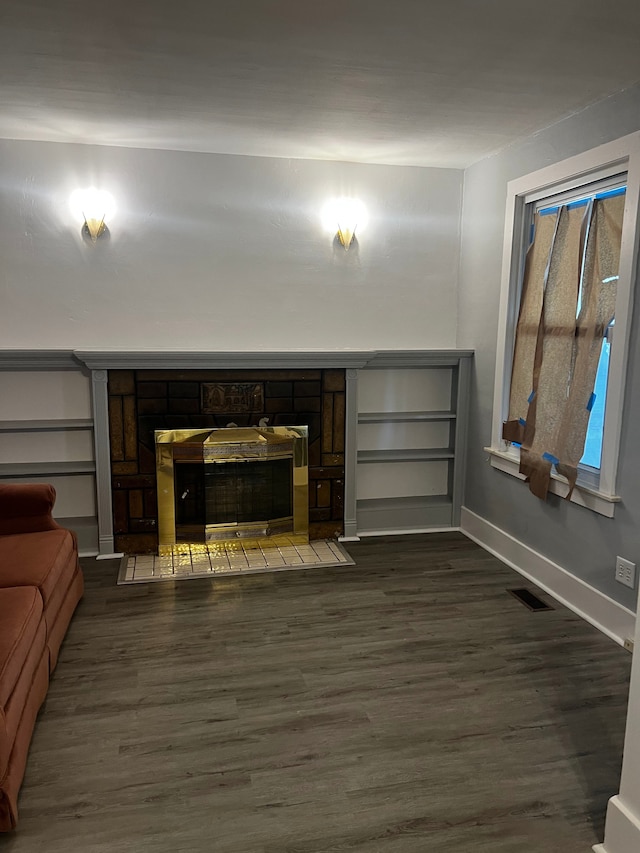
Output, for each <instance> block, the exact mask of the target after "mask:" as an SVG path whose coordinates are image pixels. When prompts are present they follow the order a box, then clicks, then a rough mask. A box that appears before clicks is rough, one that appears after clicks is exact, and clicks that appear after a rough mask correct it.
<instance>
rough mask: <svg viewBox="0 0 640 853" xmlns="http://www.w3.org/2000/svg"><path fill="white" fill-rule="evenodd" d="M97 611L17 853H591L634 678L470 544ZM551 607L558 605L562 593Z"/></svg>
mask: <svg viewBox="0 0 640 853" xmlns="http://www.w3.org/2000/svg"><path fill="white" fill-rule="evenodd" d="M349 552H350V553H351V555H352V556H353V557H354V559H355V560H356V563H357V565H356V566H355V567H348V568H328V569H313V570H311V571H308V572H305V571H300V572H296V573H282V574H273V575H267V574H265V575H254V576H251V577H246V578H242V577H232V578H212V579H211V580H209V579H207V580H188V581H179V582H168V583H155V584H148V585H138V586H124V587H123V586H120V587H118V586H116V583H115V580H116V574H117V569H118V564H117V562H115V561H113V562H100V563H96V562H94V561H84V564H85V577H86V595H85V598H84V601H83V602H82V603H81V605H80V607H79V609H78V612H77V614H76V616H75V618H74V621H73V623H72V626H71V629H70V631H69V634H68V636H67V639H66V641H65V644H64V645H63V648H62V653H61V655H60V662H59V664H58V668H57V670H56V672H55V675H54V678H53V681H52V684H51V687H50V692H49V695H48V698H47V701H46V704H45V706H44V707H43V709H42V711H41V713H40V716H39V719H38V722H37V725H36V731H35V736H34V739H33V743H32V747H31V752H30V756H29V763H28V767H27V774H26V778H25V782H24V786H23V790H22V795H21V799H20V824H19V828H18V830H17V832H16V833H14V834H13V835H10V836H4V837H2V838H0V849H2V850H7V851H11V853H35V851H43V853H45V851H46V853H69V851H73V853H124V851H126V853H152V851H153V853H165V851H166V853H178V852H179V851H190V853H201V851H202V853H204V851H207V853H208V851H212V852H213V853H425V851H431V850H433V851H438V853H454V852H455V853H467V851H473V853H476V851H481V853H484V852H486V853H489V851H491V853H586V851H589V849H590V845H592V844H594V843H595V842H596V841H600V840H602V835H603V819H604V813H605V808H606V804H607V799H608V798H609V797H610V796H611V795H613V794H615V793H616V792H617V788H618V782H619V773H620V762H621V753H622V743H623V730H624V720H625V713H626V702H627V692H628V677H629V670H630V662H631V656H630V655H629V654H628V653H627V652H625V651H624V650H623V649H621V648H620V647H618V646H617V645H616V644H615V643H613V642H612V641H611V640H609V639H607V638H606V637H604V636H603V635H602V634H600V633H599V632H598V631H597V630H595V629H594V628H592V627H591V626H589V625H588V624H586V623H585V622H583V621H582V620H581V619H580V618H578V617H577V616H575V615H574V614H572V613H571V612H569V611H568V610H566V609H565V608H563V607H562V606H560V605H556V609H554V610H550V611H544V612H531V611H529V610H527V609H526V608H525V607H524V606H523V605H522V604H521V603H520V602H519V601H517V600H516V599H515V598H514V597H513V596H511V595H509V594H508V593H507V592H506V590H507V589H508V588H511V587H523V586H526V587H528V588H530V589H535V587H533V585H532V584H529V583H528V582H526V581H523V578H521V577H520V576H519V575H517V574H516V573H515V572H513V571H511V570H510V569H508V568H506V567H505V566H504V565H502V564H501V563H500V562H499V561H498V560H496V559H495V558H493V557H492V556H491V555H489V554H487V553H486V552H484V551H483V550H482V549H480V548H479V547H477V546H476V545H474V544H473V543H472V542H470V541H468V540H467V539H465V538H464V537H463V536H462V535H460V534H433V535H430V536H413V537H389V538H385V539H377V538H376V539H369V540H364V541H362V542H360V543H357V544H353V545H350V546H349ZM542 597H543V598H545V599H546V600H549V597H548V596H546V595H544V594H542Z"/></svg>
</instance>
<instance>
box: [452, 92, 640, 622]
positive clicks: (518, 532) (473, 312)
mask: <svg viewBox="0 0 640 853" xmlns="http://www.w3.org/2000/svg"><path fill="white" fill-rule="evenodd" d="M639 128H640V87H635V88H633V89H630V90H628V91H626V92H623V93H621V94H620V95H617V96H615V97H612V98H609V99H607V100H606V101H602V102H601V103H599V104H596V105H595V106H593V107H590V108H589V109H586V110H584V111H583V112H581V113H579V114H578V115H575V116H572V117H571V118H568V119H566V120H565V121H562V122H559V123H558V124H556V125H553V126H552V127H550V128H547V129H546V130H544V131H541V132H540V133H538V134H536V135H535V136H532V137H531V138H529V139H527V140H526V141H524V142H522V143H519V144H517V145H514V146H512V147H510V148H508V149H506V150H505V151H503V152H501V153H500V154H497V155H496V156H494V157H490V158H488V159H486V160H483V161H481V162H480V163H477V164H475V165H474V166H472V167H471V168H469V169H468V170H467V171H466V173H465V187H464V203H463V234H462V249H461V274H460V290H459V314H458V321H459V333H458V346H461V347H469V348H473V349H475V351H476V356H475V367H474V377H473V383H472V398H471V417H470V433H469V452H468V465H467V483H466V494H465V504H466V506H467V507H468V508H469V509H470V510H472V511H473V512H475V513H476V514H477V515H479V516H481V517H482V518H484V519H486V520H488V521H490V522H491V523H492V524H494V525H496V526H497V527H499V528H501V529H502V530H505V531H506V532H507V533H508V534H510V535H511V536H513V537H515V538H516V539H517V540H518V541H520V542H523V543H524V544H525V545H528V546H530V547H531V548H533V549H534V550H536V551H538V552H540V553H541V554H543V555H544V556H545V557H548V558H549V559H550V560H552V561H553V562H555V563H557V564H558V565H560V566H562V567H563V568H565V569H566V570H567V571H569V572H571V573H572V574H574V575H576V576H577V577H579V578H581V579H582V580H584V581H586V582H587V583H588V584H590V585H591V586H593V587H595V588H596V589H599V590H600V591H602V592H604V593H605V594H607V595H609V596H610V597H612V598H614V599H615V600H617V601H618V602H620V603H621V604H623V605H625V606H627V607H628V608H629V609H632V610H633V609H634V608H635V606H636V597H635V592H634V591H633V590H630V589H627V588H625V587H624V586H622V585H620V584H618V583H616V582H615V581H614V566H615V558H616V555H620V556H624V557H627V558H628V559H630V560H632V561H633V562H636V563H638V564H640V539H639V538H638V525H639V524H640V449H639V447H638V442H637V423H638V421H639V418H640V374H639V373H638V365H640V335H638V327H639V313H640V299H638V298H636V302H635V310H634V320H633V329H632V333H631V345H630V346H631V348H630V352H629V370H628V376H627V389H626V397H625V410H624V423H623V429H622V437H621V450H620V465H619V476H618V481H617V491H618V494H619V495H620V496H621V498H622V503H621V504H619V505H618V506H617V507H616V514H615V518H614V519H609V518H604V517H603V516H598V515H596V514H594V513H593V512H591V511H590V510H588V509H584V508H582V507H579V506H576V505H574V504H570V503H568V502H566V501H563V500H561V499H560V498H557V497H554V496H550V498H549V500H548V501H546V502H543V501H540V500H538V499H537V498H535V497H534V496H533V495H531V494H530V493H529V491H528V489H527V487H526V485H525V484H524V483H522V482H521V481H519V480H516V479H515V478H513V477H510V476H509V475H508V474H504V473H502V472H500V471H496V470H495V469H493V468H491V467H490V465H489V462H488V458H487V455H486V454H485V453H484V452H483V449H482V448H483V447H484V446H487V445H489V444H490V438H491V409H492V402H493V381H494V370H495V360H496V342H497V329H498V305H499V297H500V280H501V264H502V244H503V235H504V217H505V205H506V190H507V182H508V181H510V180H512V179H514V178H516V177H520V176H522V175H525V174H528V173H529V172H532V171H534V170H536V169H540V168H542V167H543V166H547V165H549V164H552V163H557V162H559V161H560V160H563V159H565V158H567V157H570V156H572V155H574V154H577V153H579V152H581V151H586V150H588V149H590V148H594V147H596V146H597V145H600V144H602V143H603V142H607V141H609V140H611V139H615V138H618V137H620V136H624V135H625V134H627V133H631V132H633V131H636V130H638V129H639Z"/></svg>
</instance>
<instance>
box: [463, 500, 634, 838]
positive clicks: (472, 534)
mask: <svg viewBox="0 0 640 853" xmlns="http://www.w3.org/2000/svg"><path fill="white" fill-rule="evenodd" d="M460 529H461V531H462V532H463V533H464V534H465V536H468V537H469V539H472V540H473V541H474V542H477V543H478V545H481V546H482V547H483V548H484V549H485V550H486V551H489V553H490V554H493V555H494V556H495V557H498V559H499V560H502V562H503V563H506V564H507V565H508V566H510V567H511V568H512V569H515V570H516V571H517V572H519V573H520V574H521V575H524V577H526V578H528V579H529V580H530V581H533V583H535V584H537V585H538V586H539V587H540V588H541V589H544V590H545V591H546V592H548V593H549V594H550V595H552V596H553V597H554V598H555V599H557V601H559V602H560V603H561V604H564V605H565V606H566V607H568V608H569V609H570V610H573V612H574V613H577V614H578V616H582V618H583V619H586V620H587V622H590V623H591V624H592V625H594V626H595V627H596V628H598V629H599V630H600V631H602V633H603V634H606V635H607V637H610V638H611V639H612V640H615V641H616V643H618V644H619V645H621V646H624V641H625V640H626V639H627V638H629V637H633V636H634V634H635V624H636V617H635V613H633V612H632V611H631V610H628V609H627V608H626V607H623V606H622V605H621V604H618V602H617V601H614V600H613V599H612V598H609V596H607V595H604V593H602V592H599V591H598V590H597V589H594V587H592V586H589V584H587V583H585V582H584V581H583V580H580V578H577V577H576V576H575V575H572V574H571V573H570V572H568V571H567V570H566V569H563V568H562V566H559V565H557V563H554V562H552V561H551V560H550V559H549V558H548V557H545V556H543V555H542V554H539V553H538V552H537V551H534V550H533V548H530V547H529V546H528V545H525V544H524V543H523V542H520V541H519V540H518V539H515V538H514V537H513V536H511V534H509V533H506V532H505V531H504V530H501V529H500V528H499V527H496V526H495V524H492V523H491V522H490V521H487V520H486V519H484V518H482V517H481V516H479V515H476V513H475V512H471V510H470V509H467V508H466V507H462V513H461V518H460ZM638 850H640V847H638Z"/></svg>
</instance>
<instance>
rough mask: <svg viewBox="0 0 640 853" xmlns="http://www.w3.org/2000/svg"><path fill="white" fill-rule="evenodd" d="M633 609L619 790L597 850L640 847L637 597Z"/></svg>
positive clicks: (618, 852) (623, 851)
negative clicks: (633, 627)
mask: <svg viewBox="0 0 640 853" xmlns="http://www.w3.org/2000/svg"><path fill="white" fill-rule="evenodd" d="M636 613H637V616H636V636H635V651H634V655H633V663H632V665H631V683H630V684H629V707H628V710H627V730H626V733H625V737H624V755H623V758H622V777H621V779H620V793H619V794H618V795H617V796H615V797H612V798H611V799H610V800H609V805H608V807H607V822H606V825H605V833H604V844H598V845H596V846H595V847H594V848H593V849H594V850H595V851H596V853H637V851H638V850H640V601H639V602H638V610H637V611H636Z"/></svg>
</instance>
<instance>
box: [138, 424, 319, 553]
mask: <svg viewBox="0 0 640 853" xmlns="http://www.w3.org/2000/svg"><path fill="white" fill-rule="evenodd" d="M155 445H156V480H157V486H158V553H159V554H166V553H169V552H171V551H173V550H174V549H175V548H176V547H179V546H181V545H187V544H194V545H202V544H203V543H202V542H194V543H188V542H183V541H180V542H179V543H178V542H177V538H176V511H175V481H174V466H175V463H176V460H182V461H187V460H188V461H197V462H200V461H201V462H202V463H203V464H205V465H209V464H214V465H215V464H225V463H227V462H249V461H252V462H253V461H260V460H263V461H266V460H271V459H285V458H290V459H291V460H292V462H293V465H292V471H293V473H292V508H293V516H292V517H291V518H287V519H265V520H264V523H263V522H252V523H250V524H242V525H239V524H237V523H233V524H207V525H206V526H205V543H204V544H206V545H215V543H221V542H224V543H225V546H226V547H227V548H229V545H230V544H231V543H232V542H233V541H237V542H238V544H240V542H242V546H243V547H244V548H247V547H259V546H260V545H278V544H288V543H293V544H300V543H305V542H308V541H309V457H308V427H306V426H277V427H220V428H211V429H204V430H203V429H170V430H156V431H155Z"/></svg>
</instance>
